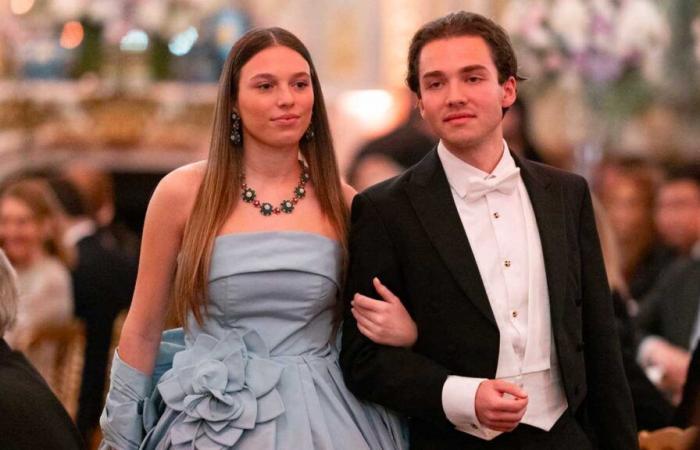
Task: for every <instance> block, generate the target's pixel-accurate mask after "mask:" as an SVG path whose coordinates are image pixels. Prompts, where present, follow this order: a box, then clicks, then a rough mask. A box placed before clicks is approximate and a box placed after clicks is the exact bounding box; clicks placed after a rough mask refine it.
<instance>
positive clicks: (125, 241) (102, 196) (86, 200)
mask: <svg viewBox="0 0 700 450" xmlns="http://www.w3.org/2000/svg"><path fill="white" fill-rule="evenodd" d="M62 172H63V174H64V176H65V178H66V179H67V180H68V181H70V182H71V183H72V184H73V185H74V186H75V187H76V188H77V189H78V192H80V196H81V197H82V199H83V204H84V205H85V209H86V210H87V215H88V216H90V217H91V218H92V220H93V222H94V223H95V224H96V225H97V232H98V233H97V234H98V237H99V238H100V240H102V244H103V245H104V246H106V247H119V249H121V251H122V252H125V253H126V254H128V255H130V256H131V257H133V258H134V259H136V258H138V252H139V238H138V236H137V235H136V234H134V233H133V232H132V231H131V230H129V229H128V228H127V227H125V226H124V225H122V224H120V223H118V222H115V220H114V217H115V214H116V206H115V204H114V200H115V199H114V180H113V178H112V175H111V174H110V173H108V172H106V171H105V170H103V169H100V168H98V167H96V166H94V165H91V164H87V163H83V162H73V163H71V164H69V165H67V166H66V167H64V168H63V171H62Z"/></svg>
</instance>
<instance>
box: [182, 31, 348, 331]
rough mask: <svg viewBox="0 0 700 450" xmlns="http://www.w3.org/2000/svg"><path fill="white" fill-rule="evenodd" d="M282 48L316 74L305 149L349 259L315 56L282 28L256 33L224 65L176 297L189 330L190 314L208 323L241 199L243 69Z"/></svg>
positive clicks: (235, 48) (248, 35) (343, 210)
mask: <svg viewBox="0 0 700 450" xmlns="http://www.w3.org/2000/svg"><path fill="white" fill-rule="evenodd" d="M276 45H281V46H285V47H288V48H290V49H292V50H294V51H296V52H297V53H299V54H300V55H301V56H302V57H303V58H304V59H305V60H306V62H307V63H308V64H309V68H310V70H311V80H312V85H313V92H314V105H313V112H312V119H311V125H310V126H311V129H312V130H313V134H314V137H313V139H311V140H306V139H302V140H301V142H300V148H301V153H302V155H303V157H304V159H305V160H306V162H307V164H308V166H309V174H310V175H311V180H312V182H313V183H314V188H315V190H316V193H317V197H318V201H319V203H320V206H321V209H322V211H323V212H324V213H325V214H326V216H327V217H328V219H329V221H330V223H331V224H332V226H333V228H334V229H335V231H336V233H337V235H338V237H339V239H340V240H341V243H342V247H343V261H344V260H345V259H346V258H345V253H346V249H347V241H346V239H347V220H348V211H347V207H346V205H345V201H344V199H343V193H342V188H341V184H340V175H339V173H338V164H337V162H336V158H335V151H334V149H333V140H332V138H331V132H330V127H329V125H328V116H327V113H326V105H325V103H324V101H323V93H322V92H321V85H320V83H319V79H318V74H317V73H316V69H315V68H314V65H313V62H312V61H311V55H310V54H309V51H308V50H307V49H306V47H305V46H304V44H302V43H301V41H300V40H299V39H298V38H297V37H296V36H294V35H293V34H292V33H290V32H289V31H286V30H284V29H282V28H276V27H275V28H259V29H254V30H251V31H249V32H248V33H246V34H245V35H244V36H243V37H242V38H241V39H240V40H239V41H238V42H236V44H235V45H234V46H233V48H232V49H231V51H230V52H229V54H228V57H227V58H226V62H225V64H224V68H223V71H222V74H221V78H220V80H219V93H218V97H217V101H216V109H215V111H214V125H213V130H212V138H211V144H210V147H209V158H208V161H207V167H206V170H205V173H204V178H203V180H202V184H201V185H200V187H199V191H198V192H197V197H196V200H195V204H194V207H193V209H192V213H191V215H190V217H189V219H188V221H187V224H186V226H185V230H184V235H183V238H182V246H181V250H180V256H179V258H178V265H177V271H176V274H175V286H174V292H173V294H174V303H175V314H176V318H177V320H178V322H179V323H180V324H182V325H184V326H187V315H188V313H189V312H192V314H193V316H194V318H195V320H196V321H197V323H198V324H200V325H201V324H202V322H203V319H204V315H205V313H206V305H207V298H208V290H207V285H208V277H209V264H210V260H211V255H212V249H213V245H214V238H215V236H216V234H217V233H218V231H219V229H220V228H221V227H222V226H223V224H224V222H225V221H226V219H227V218H228V216H229V215H230V213H231V212H232V211H233V208H234V207H235V206H236V203H237V199H238V192H239V185H240V179H241V172H242V170H241V166H242V163H243V146H242V145H234V144H233V142H232V141H231V140H230V138H229V136H230V135H231V126H232V122H231V113H232V112H233V107H234V105H235V104H236V100H237V98H238V85H239V80H240V73H241V68H242V67H243V66H244V65H245V63H246V62H248V61H249V60H250V59H251V58H252V57H253V56H255V55H256V54H258V53H259V52H260V51H262V50H264V49H266V48H269V47H272V46H276Z"/></svg>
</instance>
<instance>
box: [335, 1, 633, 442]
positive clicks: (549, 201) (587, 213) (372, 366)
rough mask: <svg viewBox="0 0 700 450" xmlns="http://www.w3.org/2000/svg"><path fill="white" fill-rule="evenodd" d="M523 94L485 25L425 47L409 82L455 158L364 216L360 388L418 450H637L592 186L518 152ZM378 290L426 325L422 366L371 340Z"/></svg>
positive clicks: (352, 377) (377, 201)
mask: <svg viewBox="0 0 700 450" xmlns="http://www.w3.org/2000/svg"><path fill="white" fill-rule="evenodd" d="M518 79H519V76H518V74H517V62H516V58H515V54H514V52H513V49H512V47H511V45H510V42H509V39H508V37H507V35H506V34H505V32H504V31H503V30H502V29H501V28H500V27H499V26H498V25H496V24H495V23H493V22H492V21H490V20H489V19H487V18H485V17H483V16H480V15H477V14H471V13H465V12H459V13H454V14H450V15H448V16H446V17H443V18H440V19H438V20H436V21H434V22H431V23H428V24H426V25H425V26H424V27H423V28H421V29H420V30H418V32H417V33H416V34H415V36H414V38H413V41H412V43H411V47H410V50H409V69H408V77H407V81H408V84H409V87H410V88H411V89H412V90H413V92H415V93H416V95H417V96H418V100H419V102H418V105H419V109H420V111H421V114H422V115H423V118H424V119H425V120H427V121H428V123H429V124H430V125H431V126H432V128H433V130H434V131H435V133H436V134H437V135H438V136H439V137H440V143H439V144H438V146H437V149H435V150H433V151H432V152H431V153H429V154H428V156H426V158H425V159H423V160H422V161H421V162H420V163H418V164H417V165H416V166H414V167H413V168H411V169H409V170H408V171H407V172H405V173H404V174H403V175H401V176H399V177H397V178H394V179H392V180H389V181H387V182H384V183H381V184H379V185H376V186H374V187H372V188H370V189H368V190H367V191H365V192H363V193H361V194H359V195H358V196H357V197H356V198H355V200H354V202H353V209H352V231H351V234H350V255H351V257H350V265H349V274H348V280H347V284H346V293H345V299H346V301H347V302H348V303H350V302H351V301H352V305H353V308H352V309H350V308H348V310H347V313H346V314H345V322H344V328H343V347H342V348H343V350H342V354H341V364H342V365H343V369H344V373H345V378H346V381H347V383H348V386H349V387H350V389H351V390H353V391H354V392H355V393H356V394H357V395H359V396H360V397H364V398H366V399H368V400H372V401H375V402H378V403H380V404H384V405H386V406H388V407H390V408H392V409H395V410H397V411H400V412H403V413H404V414H406V415H407V416H409V417H410V436H411V445H412V448H419V449H420V448H425V449H434V448H440V449H465V448H466V449H471V448H479V449H481V448H485V449H500V448H503V449H513V448H537V449H542V448H552V449H554V448H556V449H561V448H568V449H571V450H573V449H577V450H578V449H589V448H606V449H608V448H610V449H630V448H636V446H637V445H636V429H635V422H634V413H633V409H632V403H631V399H630V394H629V388H628V386H627V382H626V380H625V378H624V374H623V369H622V363H621V356H620V349H619V343H618V340H617V336H616V334H615V328H614V327H615V325H614V315H613V308H612V303H611V300H610V292H609V288H608V285H607V281H606V275H605V269H604V266H603V260H602V256H601V251H600V245H599V242H598V236H597V232H596V228H595V223H594V218H593V210H592V206H591V199H590V194H589V191H588V187H587V185H586V182H585V181H584V180H583V179H582V178H581V177H578V176H576V175H572V174H569V173H565V172H562V171H559V170H555V169H552V168H549V167H546V166H543V165H540V164H536V163H531V162H527V161H525V160H521V159H518V158H516V157H514V156H513V155H512V154H511V152H510V151H509V150H508V146H507V143H505V141H504V140H503V133H502V128H501V122H502V119H503V115H504V113H505V111H506V110H507V109H508V107H509V106H510V105H512V104H513V102H514V101H515V98H516V92H517V80H518ZM373 277H378V278H379V280H381V282H382V283H383V285H384V286H386V287H387V288H388V289H389V290H391V291H393V292H394V293H395V294H396V295H397V296H398V297H399V298H401V300H402V301H403V302H404V304H405V306H406V308H407V309H408V311H409V312H410V313H411V315H412V317H413V319H414V320H415V322H416V324H417V329H418V340H417V341H416V343H415V345H414V346H413V348H412V349H400V348H390V347H386V346H380V345H375V344H373V343H372V342H371V341H370V340H369V339H367V337H366V336H364V334H371V333H372V329H373V326H374V324H373V323H372V309H373V308H375V307H376V305H380V303H378V302H376V301H374V300H372V299H371V298H367V297H372V298H379V297H380V295H379V294H378V293H377V291H376V290H375V287H376V288H377V289H379V290H380V291H382V292H381V294H384V295H383V296H384V297H386V292H384V287H383V286H382V285H381V284H379V283H378V282H377V281H373ZM351 312H352V313H353V314H351ZM356 317H357V318H358V319H356ZM584 343H585V345H584Z"/></svg>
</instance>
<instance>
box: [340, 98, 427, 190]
mask: <svg viewBox="0 0 700 450" xmlns="http://www.w3.org/2000/svg"><path fill="white" fill-rule="evenodd" d="M407 104H408V105H409V108H410V111H409V112H408V115H407V118H406V120H405V121H404V122H403V123H401V125H399V126H398V127H397V128H395V129H394V130H392V131H390V132H389V133H388V134H385V135H383V136H380V137H378V138H375V139H372V140H370V141H369V142H367V143H366V144H365V145H364V146H362V147H361V148H360V150H358V152H357V153H356V154H355V157H354V158H353V160H352V161H351V163H350V166H349V168H348V170H347V173H346V179H347V182H348V184H350V185H351V186H352V187H354V188H355V189H356V190H357V191H358V192H359V191H362V190H364V189H366V188H368V187H370V186H372V185H373V184H376V183H379V182H380V181H384V180H386V179H389V178H391V177H394V176H396V175H398V174H400V173H401V172H403V171H404V170H406V169H407V168H409V167H411V166H412V165H414V164H415V163H417V162H418V161H420V160H421V159H422V158H423V157H424V156H425V155H426V154H427V153H428V152H429V151H430V150H431V149H432V148H433V147H434V146H435V144H436V143H437V139H436V138H435V136H434V135H433V134H432V132H431V131H430V130H429V128H428V126H427V124H426V123H425V122H423V118H422V117H421V116H420V113H419V112H418V109H417V108H416V107H415V106H414V105H413V104H412V102H407Z"/></svg>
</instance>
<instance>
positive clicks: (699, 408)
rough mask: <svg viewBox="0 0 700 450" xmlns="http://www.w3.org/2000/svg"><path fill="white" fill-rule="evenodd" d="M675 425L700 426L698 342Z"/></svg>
mask: <svg viewBox="0 0 700 450" xmlns="http://www.w3.org/2000/svg"><path fill="white" fill-rule="evenodd" d="M673 425H675V426H677V427H681V428H687V427H689V426H692V425H700V345H698V342H696V343H695V350H693V356H692V357H691V358H690V365H689V367H688V374H687V376H686V382H685V385H684V386H683V395H682V396H681V403H680V404H679V405H678V408H677V409H676V414H675V416H674V417H673Z"/></svg>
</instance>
